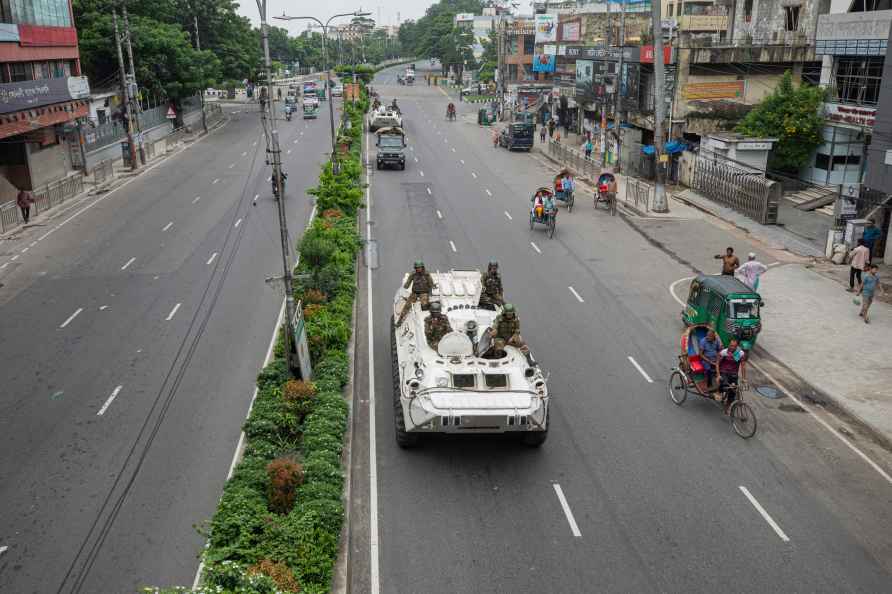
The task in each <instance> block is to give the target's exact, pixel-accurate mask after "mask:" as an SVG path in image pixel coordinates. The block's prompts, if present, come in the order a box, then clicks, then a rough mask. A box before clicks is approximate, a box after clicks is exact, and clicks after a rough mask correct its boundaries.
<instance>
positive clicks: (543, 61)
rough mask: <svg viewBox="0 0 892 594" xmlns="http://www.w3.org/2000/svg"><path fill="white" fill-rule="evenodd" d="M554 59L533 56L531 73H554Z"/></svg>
mask: <svg viewBox="0 0 892 594" xmlns="http://www.w3.org/2000/svg"><path fill="white" fill-rule="evenodd" d="M555 62H556V60H555V57H554V56H553V55H551V56H549V55H547V54H536V55H535V56H533V72H554V65H555Z"/></svg>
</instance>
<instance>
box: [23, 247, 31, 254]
mask: <svg viewBox="0 0 892 594" xmlns="http://www.w3.org/2000/svg"><path fill="white" fill-rule="evenodd" d="M30 249H31V248H25V249H23V250H22V253H23V254H27V253H28V250H30Z"/></svg>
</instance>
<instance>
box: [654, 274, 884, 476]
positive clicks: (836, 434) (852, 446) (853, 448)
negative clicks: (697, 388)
mask: <svg viewBox="0 0 892 594" xmlns="http://www.w3.org/2000/svg"><path fill="white" fill-rule="evenodd" d="M692 278H694V277H693V276H689V277H686V278H680V279H678V280H677V281H675V282H674V283H672V284H671V285H669V294H670V295H671V296H672V298H673V299H675V301H676V302H677V303H678V304H679V305H681V306H682V307H687V303H685V302H684V300H682V299H680V298H679V297H678V295H676V294H675V287H676V286H677V285H678V284H679V283H682V282H684V281H688V280H691V279H692ZM749 365H750V366H752V367H753V368H754V369H755V370H756V371H758V372H759V373H761V374H762V375H764V376H765V377H766V378H767V379H768V381H770V382H771V383H772V384H774V385H775V386H777V387H778V389H779V390H780V391H781V392H783V393H784V394H785V395H786V396H787V398H789V399H790V400H792V401H793V402H795V403H796V404H797V405H799V407H800V408H802V410H804V411H805V412H807V413H808V414H809V415H810V416H811V418H813V419H814V420H815V421H817V422H818V424H819V425H821V426H822V427H823V428H824V429H826V430H827V431H829V432H830V434H831V435H833V436H834V437H836V439H838V440H839V441H841V442H842V443H843V444H845V446H846V447H848V448H849V449H850V450H851V451H852V452H853V453H854V454H855V455H856V456H858V457H859V458H861V459H862V460H863V461H864V462H865V463H866V464H867V465H868V466H870V467H871V468H873V469H874V471H876V473H877V474H879V475H880V476H881V477H883V480H885V481H886V482H887V483H889V484H890V485H892V475H890V474H889V473H888V472H886V471H885V470H883V468H882V467H881V466H880V465H879V464H877V463H876V462H874V461H873V460H872V459H871V458H870V456H868V455H867V454H865V453H864V452H862V451H861V450H860V449H858V447H857V446H855V444H853V443H852V442H850V441H849V440H848V439H846V438H845V437H844V436H843V434H842V433H840V432H839V431H837V430H836V429H834V428H833V426H831V425H830V423H828V422H827V421H825V420H824V419H822V418H821V417H820V416H819V415H818V413H816V412H815V411H814V410H813V409H812V408H811V407H809V406H807V405H806V404H805V403H804V402H803V401H802V400H800V399H799V398H797V397H796V395H795V394H793V392H791V391H790V390H788V389H787V387H786V386H785V385H784V384H782V383H780V382H779V381H778V380H777V379H775V378H774V376H773V375H771V374H770V373H769V372H768V370H767V369H765V368H764V367H762V366H761V365H759V364H758V363H756V362H755V361H750V362H749Z"/></svg>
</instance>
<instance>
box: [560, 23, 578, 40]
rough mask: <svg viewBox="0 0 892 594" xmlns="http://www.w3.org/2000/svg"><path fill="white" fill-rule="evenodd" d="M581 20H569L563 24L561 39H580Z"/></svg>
mask: <svg viewBox="0 0 892 594" xmlns="http://www.w3.org/2000/svg"><path fill="white" fill-rule="evenodd" d="M579 34H580V25H579V21H568V22H566V23H562V24H561V41H579Z"/></svg>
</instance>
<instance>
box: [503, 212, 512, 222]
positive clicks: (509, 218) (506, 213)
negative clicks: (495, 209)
mask: <svg viewBox="0 0 892 594" xmlns="http://www.w3.org/2000/svg"><path fill="white" fill-rule="evenodd" d="M505 216H506V217H508V220H509V221H513V220H514V217H512V216H511V215H510V214H509V213H508V211H507V210H506V211H505Z"/></svg>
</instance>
